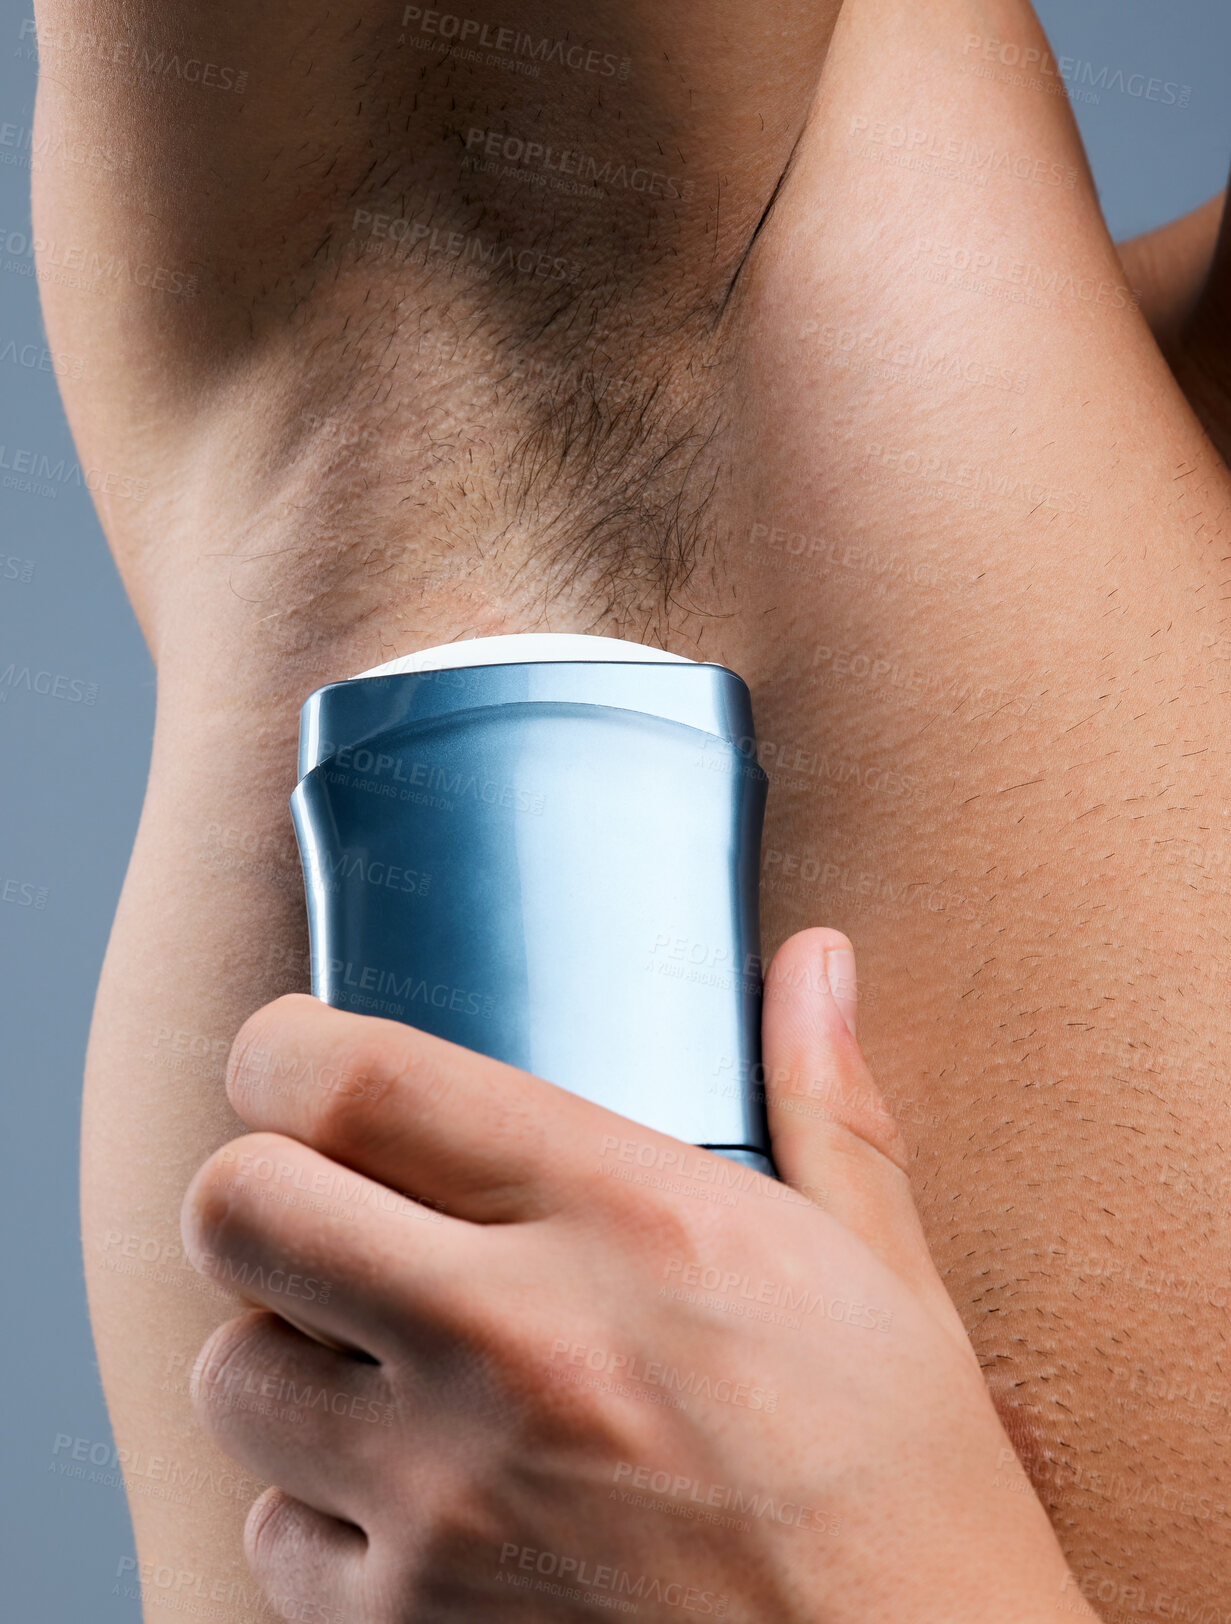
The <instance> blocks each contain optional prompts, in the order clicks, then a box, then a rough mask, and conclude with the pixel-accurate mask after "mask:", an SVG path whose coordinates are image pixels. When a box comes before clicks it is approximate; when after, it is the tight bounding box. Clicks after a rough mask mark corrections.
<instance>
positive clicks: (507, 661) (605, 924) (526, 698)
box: [291, 635, 774, 1176]
mask: <svg viewBox="0 0 1231 1624" xmlns="http://www.w3.org/2000/svg"><path fill="white" fill-rule="evenodd" d="M753 740H754V731H753V720H752V708H751V701H750V697H749V693H748V689H747V687H746V685H745V684H744V682H743V681H742V680H741V679H740V678H739V677H738V676H736V674H735V673H734V672H733V671H729V670H727V669H726V668H725V667H723V666H719V665H706V664H700V663H698V662H696V661H693V660H687V659H684V658H682V657H681V656H679V655H671V654H665V653H663V652H662V650H660V649H652V648H647V647H644V646H643V645H641V644H637V643H629V642H625V641H623V640H621V639H617V638H607V637H578V636H565V635H542V636H536V635H528V636H509V637H490V638H479V639H476V640H474V641H470V642H462V643H453V644H450V645H448V646H447V647H443V648H435V649H427V650H425V651H423V652H421V653H419V654H413V655H409V656H407V657H405V658H403V659H399V660H394V661H392V662H390V663H389V664H387V665H382V666H378V667H377V668H376V669H374V670H371V671H365V672H363V673H362V674H361V675H359V676H357V677H354V678H352V679H351V680H350V681H348V682H336V683H331V684H330V685H329V686H328V687H325V688H321V689H319V690H318V691H317V692H316V693H314V694H312V695H311V696H310V697H309V699H308V700H307V702H306V703H305V705H304V707H303V711H302V715H301V719H300V739H299V783H298V785H297V786H296V788H295V791H294V793H293V794H292V796H291V812H292V816H293V818H294V823H295V832H296V835H297V837H298V840H299V849H300V855H301V858H302V862H303V870H304V881H305V889H306V893H307V905H308V924H309V931H310V939H311V954H312V990H313V992H314V993H315V994H316V996H317V997H318V998H321V999H323V1000H324V1001H325V1002H326V1003H328V1004H332V1005H335V1006H336V1007H337V1008H339V1009H349V1010H354V1011H356V1012H358V1013H361V1014H367V1015H379V1016H383V1017H385V1018H388V1019H392V1020H399V1021H404V1022H406V1023H407V1024H408V1025H411V1026H416V1027H419V1028H421V1029H422V1030H423V1031H427V1032H432V1033H435V1034H436V1035H437V1036H438V1037H442V1038H447V1039H449V1040H450V1041H451V1042H453V1043H460V1044H463V1045H465V1046H466V1047H467V1048H470V1049H475V1050H478V1051H479V1052H480V1053H482V1054H486V1055H490V1056H492V1057H493V1058H494V1059H497V1060H504V1061H507V1062H509V1064H511V1065H514V1066H519V1067H522V1068H523V1069H524V1070H526V1071H529V1072H533V1073H534V1074H535V1075H536V1076H539V1077H544V1078H546V1079H548V1080H549V1081H550V1082H553V1083H557V1084H559V1085H560V1086H561V1087H563V1088H567V1089H570V1090H572V1091H573V1092H574V1093H576V1094H580V1095H582V1096H583V1097H584V1098H586V1099H589V1100H593V1101H595V1102H597V1103H598V1104H600V1105H603V1106H606V1107H608V1108H609V1109H610V1110H612V1111H617V1112H619V1113H620V1114H621V1115H623V1116H626V1117H631V1118H632V1119H633V1120H634V1121H636V1122H639V1123H643V1124H645V1125H646V1126H647V1127H650V1128H655V1129H657V1130H659V1131H660V1132H662V1133H665V1134H670V1135H673V1136H674V1137H675V1138H677V1139H682V1140H684V1141H686V1142H687V1143H690V1144H694V1145H701V1146H705V1147H707V1148H709V1149H711V1150H714V1151H717V1152H719V1153H720V1154H722V1155H725V1156H728V1157H730V1158H732V1159H733V1160H735V1161H738V1162H742V1163H744V1164H746V1165H748V1166H750V1167H753V1168H756V1169H758V1170H760V1171H761V1172H765V1173H768V1174H770V1175H771V1176H772V1175H773V1171H774V1170H773V1166H772V1163H771V1161H770V1159H769V1138H768V1131H767V1128H766V1120H765V1108H764V1095H763V1091H762V1086H761V1072H760V1060H761V1044H760V1015H761V962H760V936H759V922H758V909H757V887H758V877H759V869H760V843H761V824H762V818H763V815H764V809H765V797H766V790H767V779H766V776H765V774H764V772H763V771H762V770H761V768H760V767H759V765H758V764H757V761H756V751H755V745H754V743H753Z"/></svg>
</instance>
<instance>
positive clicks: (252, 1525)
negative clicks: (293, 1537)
mask: <svg viewBox="0 0 1231 1624" xmlns="http://www.w3.org/2000/svg"><path fill="white" fill-rule="evenodd" d="M290 1506H291V1502H290V1500H289V1499H288V1498H287V1496H286V1495H285V1494H284V1493H283V1492H282V1490H281V1489H266V1491H265V1493H264V1494H263V1495H261V1497H260V1499H258V1500H255V1501H254V1502H253V1504H252V1507H251V1509H250V1510H249V1512H248V1516H247V1518H246V1520H245V1522H244V1555H245V1556H246V1557H247V1559H248V1566H249V1567H250V1568H251V1569H252V1571H253V1573H254V1574H255V1575H256V1577H257V1578H258V1579H260V1580H263V1581H268V1580H270V1579H272V1578H274V1577H275V1576H277V1575H278V1574H279V1572H280V1567H281V1557H282V1554H283V1551H284V1549H285V1546H286V1541H287V1535H288V1533H289V1526H288V1524H289V1518H288V1512H289V1509H290Z"/></svg>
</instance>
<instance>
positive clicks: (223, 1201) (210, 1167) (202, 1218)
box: [180, 1145, 236, 1273]
mask: <svg viewBox="0 0 1231 1624" xmlns="http://www.w3.org/2000/svg"><path fill="white" fill-rule="evenodd" d="M235 1155H236V1153H235V1147H234V1146H233V1145H224V1146H223V1147H222V1149H221V1150H217V1151H215V1152H214V1154H213V1155H212V1156H211V1157H210V1158H209V1160H208V1161H207V1162H206V1163H205V1164H204V1165H203V1166H202V1167H201V1168H200V1169H199V1170H198V1172H197V1174H196V1176H195V1178H194V1179H193V1181H192V1183H191V1184H190V1185H189V1186H188V1190H187V1193H186V1194H185V1196H184V1205H183V1207H182V1209H181V1212H180V1233H181V1235H182V1237H183V1241H184V1249H185V1251H186V1252H187V1253H188V1256H189V1257H190V1258H191V1260H192V1262H193V1265H194V1266H195V1267H196V1268H197V1269H199V1270H201V1272H202V1273H209V1266H210V1264H211V1263H212V1261H213V1259H214V1258H215V1257H216V1255H217V1253H218V1250H219V1245H220V1240H221V1237H222V1234H223V1232H224V1230H225V1228H226V1222H227V1218H228V1216H229V1215H230V1211H231V1206H232V1203H233V1201H234V1198H235Z"/></svg>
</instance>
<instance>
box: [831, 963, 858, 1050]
mask: <svg viewBox="0 0 1231 1624" xmlns="http://www.w3.org/2000/svg"><path fill="white" fill-rule="evenodd" d="M825 975H826V977H827V978H828V981H829V990H830V992H831V993H833V1000H834V1003H835V1004H837V1006H838V1008H839V1009H840V1010H841V1011H842V1019H843V1020H844V1021H845V1022H846V1027H847V1031H849V1032H850V1034H851V1036H852V1037H854V1036H855V1013H856V1010H857V1008H858V1003H859V1000H858V994H857V991H856V986H855V954H854V952H853V951H852V950H851V949H850V948H849V947H831V948H830V949H829V950H828V951H827V952H826V954H825Z"/></svg>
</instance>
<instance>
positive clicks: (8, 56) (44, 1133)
mask: <svg viewBox="0 0 1231 1624" xmlns="http://www.w3.org/2000/svg"><path fill="white" fill-rule="evenodd" d="M1040 13H1041V15H1042V18H1043V22H1044V24H1045V25H1046V26H1047V28H1048V30H1049V32H1050V33H1051V37H1052V43H1053V46H1054V48H1055V50H1056V53H1057V55H1066V56H1071V57H1074V58H1077V59H1079V60H1081V61H1084V62H1086V63H1089V64H1090V65H1091V70H1092V75H1093V77H1094V78H1095V79H1097V78H1098V76H1099V75H1100V73H1101V70H1102V69H1103V68H1106V69H1108V70H1109V73H1108V77H1109V78H1110V76H1111V75H1113V74H1114V72H1115V70H1116V69H1117V68H1122V69H1123V71H1124V79H1125V80H1126V81H1127V80H1128V78H1129V75H1130V74H1133V73H1141V74H1145V75H1147V76H1154V77H1157V78H1159V79H1162V80H1170V81H1174V82H1175V83H1177V84H1181V85H1186V86H1191V87H1192V93H1191V100H1190V102H1189V105H1188V106H1187V107H1183V108H1180V107H1176V106H1167V105H1164V104H1162V103H1161V102H1148V101H1146V100H1144V99H1143V98H1135V97H1133V96H1132V95H1130V94H1128V93H1127V92H1125V91H1120V90H1118V89H1111V90H1104V91H1102V92H1101V93H1099V94H1098V99H1097V101H1090V100H1083V101H1082V102H1080V103H1079V105H1078V106H1077V113H1078V117H1079V120H1080V123H1081V126H1082V130H1083V133H1084V135H1085V139H1086V143H1087V146H1088V149H1089V152H1090V156H1091V159H1092V162H1093V165H1094V170H1095V173H1096V175H1097V177H1098V181H1099V186H1100V189H1101V192H1102V196H1103V201H1104V206H1105V209H1106V212H1107V216H1108V220H1109V222H1110V225H1111V228H1112V230H1113V232H1114V233H1115V234H1116V235H1117V236H1122V235H1127V234H1129V233H1132V232H1135V231H1141V230H1145V229H1147V228H1148V227H1150V226H1152V225H1155V224H1158V223H1159V222H1161V221H1162V220H1164V219H1167V218H1169V217H1170V216H1171V215H1173V214H1178V213H1182V212H1183V211H1184V210H1186V209H1189V208H1191V207H1193V206H1195V205H1196V204H1197V203H1199V202H1201V201H1202V200H1203V199H1204V198H1206V197H1208V196H1210V195H1211V194H1212V193H1213V192H1215V191H1217V190H1218V189H1219V188H1220V187H1221V186H1222V184H1223V181H1224V178H1225V175H1226V171H1227V166H1228V160H1229V158H1231V94H1229V91H1231V83H1229V81H1231V8H1228V7H1227V6H1226V4H1225V0H1153V3H1150V0H1044V3H1043V4H1042V5H1041V6H1040ZM27 18H28V0H16V4H14V0H3V3H2V4H0V355H4V354H7V353H8V345H9V342H10V341H13V343H14V344H15V346H16V351H17V357H18V358H17V359H16V360H14V359H9V360H0V446H2V447H3V448H4V449H3V451H0V672H3V671H4V669H5V668H6V667H7V666H8V665H9V664H10V662H12V663H14V664H15V665H16V666H17V668H18V669H20V668H21V667H23V666H29V667H30V668H31V670H32V671H35V670H37V671H47V672H50V673H52V674H53V675H57V676H63V677H66V678H68V679H70V681H72V680H78V681H80V682H81V683H82V684H91V683H93V684H97V693H96V697H95V698H94V702H93V703H86V702H84V701H81V702H74V701H73V700H72V699H69V698H55V697H52V696H50V695H48V696H44V695H40V694H35V693H28V692H25V691H24V690H20V689H9V688H7V685H4V684H0V763H2V764H3V765H2V767H0V772H2V774H3V779H2V782H3V786H4V787H3V793H2V794H0V899H3V897H5V896H8V897H9V898H10V900H9V901H8V902H7V903H6V902H5V901H4V900H0V965H2V966H3V974H2V975H0V1054H2V1055H3V1057H4V1062H5V1066H6V1073H7V1075H6V1087H5V1089H4V1099H5V1107H6V1112H7V1122H6V1127H5V1130H4V1132H3V1134H2V1135H0V1234H3V1235H4V1237H5V1239H6V1241H7V1244H6V1245H5V1246H4V1248H3V1258H4V1264H5V1268H6V1270H7V1272H8V1275H9V1279H8V1282H7V1286H6V1290H5V1293H4V1299H3V1301H4V1307H5V1315H4V1321H5V1325H6V1329H7V1330H8V1332H9V1334H8V1335H7V1336H6V1337H5V1338H4V1339H3V1353H2V1354H0V1359H2V1361H3V1362H2V1364H0V1396H2V1397H0V1410H2V1417H3V1418H2V1422H0V1424H2V1427H3V1433H2V1440H3V1441H2V1446H0V1451H2V1452H0V1463H2V1464H0V1471H2V1474H3V1475H2V1479H0V1524H2V1526H3V1535H2V1537H3V1540H4V1542H5V1545H6V1546H7V1549H6V1550H4V1551H3V1554H2V1561H3V1573H4V1582H3V1589H2V1592H0V1593H2V1594H3V1596H4V1603H5V1605H4V1612H5V1615H6V1616H7V1617H10V1618H12V1619H13V1620H14V1621H15V1624H16V1621H17V1620H23V1621H25V1620H31V1621H32V1620H40V1621H45V1624H78V1621H80V1620H89V1621H90V1624H119V1621H121V1620H123V1621H125V1624H137V1620H138V1616H139V1615H138V1606H137V1603H136V1601H135V1600H134V1599H132V1597H131V1595H125V1594H124V1590H125V1586H124V1583H123V1580H118V1581H117V1571H118V1569H119V1566H120V1564H121V1562H122V1561H123V1560H124V1559H125V1558H131V1556H132V1554H133V1547H132V1535H131V1531H130V1528H129V1522H128V1515H127V1510H126V1507H125V1503H124V1498H123V1492H122V1490H121V1489H120V1488H119V1487H118V1486H109V1485H107V1484H105V1483H90V1482H88V1481H81V1480H76V1479H72V1478H69V1477H66V1476H64V1475H62V1474H61V1473H60V1472H59V1471H58V1470H57V1460H62V1459H63V1456H64V1454H65V1453H67V1451H65V1450H63V1449H62V1450H61V1451H60V1452H59V1455H58V1456H57V1455H56V1453H55V1444H56V1439H57V1437H58V1436H60V1435H66V1436H68V1437H70V1438H72V1439H74V1440H75V1439H85V1440H87V1441H88V1445H90V1446H94V1449H95V1454H94V1458H95V1460H96V1461H97V1460H101V1459H103V1458H105V1452H106V1450H107V1449H108V1448H109V1446H110V1430H109V1428H108V1424H107V1417H106V1412H105V1409H104V1407H103V1402H102V1395H101V1392H100V1389H99V1384H98V1373H97V1369H96V1367H95V1363H94V1356H93V1350H92V1347H91V1342H90V1333H89V1325H88V1322H87V1318H86V1305H85V1292H84V1288H83V1284H82V1269H81V1254H80V1242H79V1238H78V1229H77V1189H76V1185H77V1147H78V1107H79V1097H80V1077H81V1068H82V1059H83V1055H84V1052H85V1043H86V1035H87V1031H88V1026H89V1019H90V1008H91V1004H92V1002H93V997H94V988H95V983H96V981H97V977H98V971H99V966H100V964H101V961H102V956H103V951H104V948H105V946H106V940H107V931H108V927H109V924H110V921H111V916H112V913H113V911H114V908H115V904H116V900H117V898H118V896H119V891H120V885H121V883H122V880H123V877H124V866H125V863H126V861H127V858H128V853H129V849H130V847H131V844H132V839H133V835H134V832H135V830H136V825H137V818H138V815H139V812H140V807H141V797H142V792H143V788H144V784H145V775H146V769H147V765H148V761H149V751H150V738H151V730H152V727H153V717H154V678H153V669H152V667H151V664H150V660H149V657H148V655H147V653H146V650H145V645H144V643H143V642H142V639H141V635H140V633H139V631H138V629H137V626H136V623H135V621H134V619H133V617H132V614H131V612H130V610H129V608H128V605H127V602H126V600H125V597H124V593H123V591H122V589H121V587H120V583H119V581H118V579H117V577H116V574H115V571H114V569H113V567H112V565H111V560H110V557H109V555H108V552H107V549H106V546H105V544H104V542H103V538H102V534H101V532H100V530H99V527H98V523H97V520H96V519H95V517H94V512H93V509H92V507H91V505H90V501H89V497H88V495H87V494H86V492H85V491H84V490H83V489H81V488H78V487H77V486H76V485H74V484H67V483H66V484H64V485H63V486H60V487H58V488H57V492H56V494H55V495H54V496H50V495H45V494H44V495H39V494H31V493H29V492H24V491H18V490H14V489H12V488H9V487H8V486H7V485H6V484H5V483H4V481H5V479H6V477H7V475H6V472H5V470H6V469H7V468H9V467H10V466H11V465H12V463H13V460H14V453H15V452H16V451H19V450H26V451H34V452H36V453H39V454H41V455H44V454H45V455H46V456H48V457H49V458H50V459H51V460H52V462H55V461H56V460H57V459H58V458H60V457H63V458H65V459H66V463H67V464H68V465H69V466H71V465H72V463H73V462H74V460H75V455H76V454H75V452H74V450H73V445H72V440H71V437H70V435H69V431H68V427H67V425H66V423H65V419H64V413H63V410H62V408H61V406H60V400H59V395H58V393H57V388H56V380H55V377H54V375H53V374H52V372H51V371H50V370H42V369H41V368H40V366H39V364H38V360H39V354H40V352H41V350H42V347H43V345H44V344H45V338H44V335H43V331H42V326H41V322H40V318H39V306H38V297H37V290H36V287H35V283H34V279H33V275H32V272H33V264H32V261H31V260H30V258H29V255H28V252H26V251H25V249H24V248H22V247H21V246H20V245H21V243H22V242H23V241H24V242H28V237H29V181H30V175H29V162H28V151H27V150H23V148H22V145H21V135H20V134H19V135H17V136H15V135H14V134H13V129H14V127H15V128H16V130H17V131H18V132H28V130H29V127H30V122H31V116H32V112H33V101H34V87H35V73H36V64H35V61H34V57H33V52H32V51H31V49H30V41H29V38H28V37H25V36H23V26H22V25H23V23H24V22H25V21H26V19H27ZM15 160H16V161H15ZM13 250H16V251H13ZM26 345H30V346H33V351H32V352H26V354H27V356H31V355H32V356H33V361H34V364H32V365H27V364H23V361H22V359H21V356H22V352H23V346H26ZM6 559H16V560H18V561H19V565H20V568H19V571H18V575H19V577H20V575H21V574H23V573H28V574H29V575H30V579H28V580H23V579H20V578H18V579H13V578H11V571H10V570H9V568H8V567H7V566H6V564H5V560H6ZM72 691H74V690H71V689H70V692H72ZM76 691H77V692H83V693H84V692H86V691H87V690H86V689H85V688H84V687H82V688H81V689H78V690H76ZM5 882H9V884H8V889H7V891H6V889H5ZM24 887H29V888H30V889H29V890H25V889H23V888H24ZM44 889H45V893H46V895H45V897H44V898H43V903H42V906H36V905H34V902H33V901H31V903H30V905H28V906H27V905H25V899H26V898H31V899H34V898H37V896H38V893H39V892H40V890H44ZM129 1583H130V1585H131V1580H130V1581H129Z"/></svg>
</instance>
